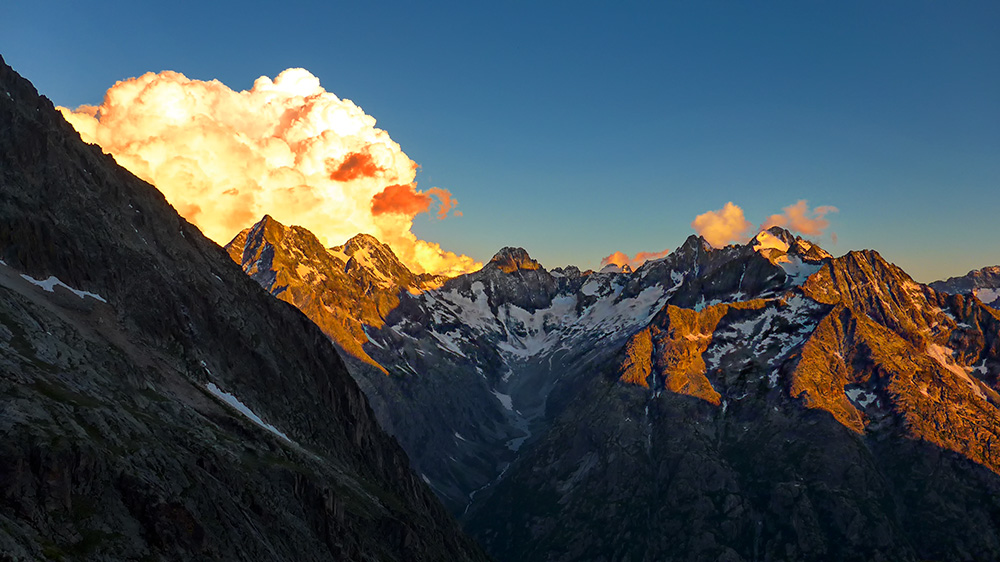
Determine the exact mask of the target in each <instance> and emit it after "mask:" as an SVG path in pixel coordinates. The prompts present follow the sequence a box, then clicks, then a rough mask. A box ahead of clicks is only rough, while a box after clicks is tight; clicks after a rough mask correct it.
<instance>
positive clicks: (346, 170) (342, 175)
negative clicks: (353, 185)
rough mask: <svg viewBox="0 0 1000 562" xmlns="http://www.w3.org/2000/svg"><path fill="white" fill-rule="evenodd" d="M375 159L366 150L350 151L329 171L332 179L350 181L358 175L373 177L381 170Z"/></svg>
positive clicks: (358, 176)
mask: <svg viewBox="0 0 1000 562" xmlns="http://www.w3.org/2000/svg"><path fill="white" fill-rule="evenodd" d="M382 171H384V170H382V168H379V167H378V164H376V163H375V159H374V158H372V155H371V154H368V153H367V152H352V153H350V154H348V155H347V157H346V158H344V160H343V161H342V162H340V163H339V164H337V167H336V168H335V169H333V171H331V172H330V179H332V180H334V181H351V180H354V179H357V178H360V177H369V178H371V177H375V175H376V174H378V173H379V172H382Z"/></svg>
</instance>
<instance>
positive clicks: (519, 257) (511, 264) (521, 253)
mask: <svg viewBox="0 0 1000 562" xmlns="http://www.w3.org/2000/svg"><path fill="white" fill-rule="evenodd" d="M489 265H492V266H494V267H496V268H497V269H499V270H500V271H502V272H504V273H514V272H515V271H534V270H538V269H542V266H541V264H539V263H538V262H537V261H535V260H533V259H531V256H529V255H528V252H527V251H525V249H524V248H511V247H509V246H508V247H505V248H503V249H501V250H500V251H499V252H497V253H496V255H494V256H493V258H492V259H491V260H490V263H489V264H487V266H489Z"/></svg>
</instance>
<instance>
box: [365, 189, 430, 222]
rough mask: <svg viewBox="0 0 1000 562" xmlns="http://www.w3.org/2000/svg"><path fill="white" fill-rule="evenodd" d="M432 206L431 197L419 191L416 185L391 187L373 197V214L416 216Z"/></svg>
mask: <svg viewBox="0 0 1000 562" xmlns="http://www.w3.org/2000/svg"><path fill="white" fill-rule="evenodd" d="M430 206H431V196H430V195H428V194H426V193H421V192H419V191H417V189H416V187H415V184H412V183H408V184H406V185H390V186H389V187H386V188H385V189H383V190H382V191H381V192H379V193H376V194H375V196H374V197H372V214H373V215H376V216H378V215H382V214H385V213H396V214H400V215H407V216H411V217H412V216H415V215H418V214H420V213H423V212H424V211H426V210H427V209H429V208H430Z"/></svg>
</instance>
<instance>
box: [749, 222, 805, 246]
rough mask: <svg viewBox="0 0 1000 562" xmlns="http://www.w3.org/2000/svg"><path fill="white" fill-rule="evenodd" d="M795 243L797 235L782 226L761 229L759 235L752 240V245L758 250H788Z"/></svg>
mask: <svg viewBox="0 0 1000 562" xmlns="http://www.w3.org/2000/svg"><path fill="white" fill-rule="evenodd" d="M793 244H795V236H794V235H793V234H792V233H791V232H789V231H787V230H785V229H784V228H781V227H780V226H772V227H771V228H768V229H765V230H761V231H760V232H758V233H757V236H754V237H753V238H752V239H751V240H750V247H752V248H754V249H755V250H757V251H761V250H766V249H769V248H774V249H777V250H780V251H782V252H787V251H788V249H789V248H790V247H791V246H792V245H793Z"/></svg>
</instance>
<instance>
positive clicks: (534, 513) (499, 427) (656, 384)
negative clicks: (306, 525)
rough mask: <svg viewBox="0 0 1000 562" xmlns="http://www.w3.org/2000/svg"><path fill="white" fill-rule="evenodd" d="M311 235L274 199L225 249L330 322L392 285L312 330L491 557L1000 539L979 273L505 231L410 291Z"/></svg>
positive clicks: (996, 417)
mask: <svg viewBox="0 0 1000 562" xmlns="http://www.w3.org/2000/svg"><path fill="white" fill-rule="evenodd" d="M251 233H257V235H255V236H251ZM260 233H264V234H262V235H261V234H260ZM268 233H269V234H268ZM304 238H310V240H311V242H310V243H309V244H308V247H309V248H312V250H311V251H309V252H307V251H306V250H305V249H303V248H302V247H299V246H297V245H296V242H294V241H295V240H302V239H304ZM251 239H253V242H252V243H250V242H247V241H248V240H251ZM314 240H315V238H314V237H309V236H308V235H307V233H305V232H303V231H302V230H301V229H296V228H294V227H285V226H282V225H280V224H279V223H277V222H276V221H274V219H272V218H270V217H265V219H264V220H263V221H262V222H260V223H258V224H257V225H255V226H254V227H252V228H251V229H249V230H248V231H246V232H244V233H242V234H240V235H239V236H237V238H236V239H235V240H234V241H233V242H232V243H231V244H230V245H229V246H228V249H229V252H230V255H231V256H232V257H233V259H234V260H235V261H237V262H238V263H240V264H241V265H242V266H243V267H244V269H245V270H246V271H247V272H248V273H250V274H251V275H252V276H254V278H255V279H257V280H258V281H261V280H265V282H264V283H263V284H264V286H265V288H267V289H268V290H270V291H271V292H272V294H275V295H276V296H278V297H279V298H281V299H284V300H286V301H288V302H291V303H292V304H296V306H300V308H302V309H303V310H304V311H306V312H307V314H309V316H310V317H311V318H313V320H314V321H316V322H317V323H318V324H319V325H321V326H322V325H324V322H326V320H325V318H327V317H336V316H337V315H338V314H339V315H349V313H346V312H343V311H337V310H336V309H337V305H336V304H335V303H336V302H338V301H337V299H338V298H339V297H338V296H337V295H344V294H357V293H358V290H359V289H360V291H361V292H362V293H365V294H367V295H375V297H374V298H375V300H377V301H379V302H385V297H384V296H383V295H384V294H385V292H386V291H388V292H389V293H391V294H393V295H396V298H398V303H397V304H395V306H394V307H392V308H389V309H379V311H378V317H377V318H376V319H375V320H374V321H365V320H362V319H360V318H357V320H358V322H359V323H360V325H361V330H359V331H356V332H354V334H356V335H355V337H353V338H352V339H350V340H349V341H347V342H342V340H341V339H340V338H342V335H340V334H338V333H335V332H332V331H328V332H327V333H328V335H330V336H331V338H332V339H333V340H334V341H335V342H337V343H338V344H339V345H340V346H341V347H342V348H344V349H348V348H350V347H351V346H360V348H361V350H362V351H363V356H360V359H355V360H354V361H350V362H349V366H350V368H351V372H352V374H353V375H354V376H355V378H356V380H358V382H359V384H360V386H361V387H362V388H363V389H364V390H365V392H366V394H367V395H368V397H369V400H370V401H371V403H372V406H373V408H374V409H375V412H376V415H377V417H378V418H379V421H380V423H382V425H383V427H385V428H386V429H387V430H388V431H390V432H391V433H393V434H394V435H395V436H396V438H397V439H399V441H400V443H401V445H402V446H403V447H404V449H405V450H406V451H407V453H408V454H409V455H410V458H411V459H412V461H413V463H414V467H415V468H416V470H418V472H419V473H420V474H421V477H422V478H424V479H425V480H426V481H427V482H428V483H429V484H430V485H431V487H432V489H434V491H435V492H436V493H437V494H438V496H439V497H440V498H441V499H442V500H443V501H444V503H445V505H446V506H448V507H449V509H451V511H452V512H453V513H454V514H456V515H458V516H459V517H460V518H461V519H462V520H463V522H464V524H465V526H466V529H467V530H469V531H470V532H472V533H473V535H474V536H476V537H477V538H479V539H480V541H481V542H482V543H483V544H484V545H485V546H486V547H487V549H488V550H489V551H490V552H491V553H492V554H493V555H494V556H496V557H497V558H498V559H500V560H578V559H595V560H598V559H606V560H621V559H634V560H645V559H649V560H669V559H677V560H692V559H705V560H769V559H796V560H809V559H812V560H822V559H831V558H835V559H857V560H878V559H886V560H917V559H949V560H950V559H968V560H982V559H992V558H994V557H996V556H1000V534H998V529H1000V527H998V523H1000V519H998V517H1000V511H998V508H1000V503H998V499H997V498H1000V496H998V495H997V492H1000V488H998V483H1000V481H998V480H997V473H998V471H1000V457H998V456H997V454H998V453H997V450H996V449H995V447H994V443H995V442H997V437H998V434H1000V411H998V410H997V406H998V404H1000V396H998V394H997V389H998V380H997V373H998V372H1000V361H998V355H997V354H998V352H1000V341H998V330H1000V322H998V319H1000V315H998V313H997V311H996V310H995V309H993V308H991V307H989V306H986V305H984V304H983V303H982V301H981V300H979V299H978V298H977V297H976V296H975V294H971V291H968V290H966V291H964V292H965V293H966V294H961V293H962V292H963V291H960V290H957V289H952V291H951V292H952V293H956V294H949V293H947V292H945V291H944V287H942V289H941V290H936V289H935V288H933V287H931V286H926V285H921V284H918V283H916V282H914V281H913V280H912V279H911V278H910V277H909V276H907V275H906V273H905V272H903V271H902V270H900V269H899V268H898V267H896V266H894V265H892V264H889V263H887V262H886V261H885V260H884V259H882V257H881V256H879V254H878V253H877V252H874V251H870V250H869V251H863V252H851V253H849V254H847V255H845V256H842V257H838V258H835V257H833V256H831V255H830V254H828V253H827V252H825V251H824V250H823V249H822V248H820V247H819V246H817V245H816V244H813V243H811V242H809V241H807V240H804V239H802V238H801V237H795V236H793V235H792V234H791V233H790V232H788V231H786V230H783V229H781V228H777V227H774V228H771V229H768V230H766V231H762V232H760V233H759V234H758V235H757V236H756V237H754V238H753V239H752V240H751V241H750V242H749V243H748V244H745V245H733V246H728V247H725V248H720V249H716V248H713V247H712V246H711V245H709V244H708V243H706V242H705V241H704V240H703V239H701V238H699V237H696V236H692V237H690V238H689V239H688V240H687V241H686V242H685V243H684V244H683V245H682V246H681V247H679V248H678V249H677V250H676V251H674V252H672V253H670V254H669V255H668V256H666V257H665V258H662V259H659V260H654V261H649V262H646V263H645V264H644V265H643V266H641V267H639V268H637V269H636V270H635V271H629V270H624V271H623V270H619V269H616V268H605V269H604V270H602V271H601V272H581V271H580V270H579V269H577V268H573V267H567V268H556V269H553V270H551V271H548V270H546V269H545V268H544V267H542V266H541V264H539V263H538V262H537V261H535V260H533V259H531V257H530V256H529V255H528V254H527V252H525V251H524V250H523V249H520V248H504V249H502V250H500V251H499V252H498V253H497V254H496V255H495V256H494V257H493V259H492V260H490V262H489V263H487V265H486V266H485V267H484V268H483V269H482V270H480V271H478V272H475V273H472V274H468V275H463V276H459V277H456V278H453V279H448V280H445V281H443V283H441V284H440V286H438V287H426V286H425V287H424V288H423V289H421V288H420V287H415V286H414V285H413V284H412V282H410V281H408V279H410V278H409V277H407V276H405V275H392V276H390V275H388V274H387V273H376V272H374V271H372V270H375V269H380V268H382V267H385V266H386V265H388V264H391V266H390V267H389V268H388V269H386V270H385V271H399V270H400V268H403V269H405V267H404V266H403V265H402V264H401V263H399V262H398V260H395V259H394V256H392V254H391V250H388V248H386V247H383V246H380V245H378V242H377V241H375V240H374V239H371V238H370V237H358V238H355V239H352V241H350V242H348V244H347V245H346V246H351V247H353V248H355V249H354V250H352V253H354V252H357V251H358V250H357V248H362V247H367V248H368V250H367V251H366V252H365V255H373V254H375V253H376V252H375V250H374V248H380V249H381V250H388V251H383V252H381V253H379V254H378V255H380V256H381V258H380V260H379V261H377V262H376V261H373V260H370V259H361V260H355V263H356V264H358V265H355V266H354V268H355V269H354V271H361V270H368V271H370V272H369V273H366V274H365V278H367V279H380V280H382V283H381V284H377V283H376V284H372V283H370V282H369V283H367V284H365V285H363V286H359V285H357V284H354V285H350V283H351V277H350V275H348V276H346V277H345V276H344V275H342V274H341V273H340V272H338V271H331V270H327V269H325V268H324V267H322V266H321V264H322V263H323V262H324V260H325V259H327V258H324V257H323V256H324V255H326V254H338V253H341V252H343V251H344V250H343V249H341V248H335V249H332V250H324V249H323V248H322V246H321V245H319V244H318V243H312V241H314ZM260 256H267V258H266V259H265V260H259V257H260ZM272 256H273V257H272ZM334 257H335V256H334ZM350 261H351V259H350V258H348V259H346V260H344V259H340V261H339V262H338V261H336V260H329V261H328V262H327V263H331V264H335V265H336V266H337V267H341V268H343V269H344V271H345V272H347V271H348V270H350V269H351V268H348V267H347V266H346V264H347V263H348V262H350ZM265 263H272V264H273V263H285V264H292V265H293V267H285V268H280V267H279V268H274V269H270V270H266V271H265V269H264V268H262V265H263V264H265ZM293 270H294V271H293ZM360 278H361V277H360V276H358V275H357V274H355V279H360ZM395 280H398V281H395ZM345 283H347V284H349V285H348V287H344V288H341V287H342V286H343V284H345ZM352 291H353V292H352ZM977 294H980V295H982V294H984V292H983V290H982V289H980V291H979V292H978V293H977ZM299 299H303V300H302V301H300V300H299ZM318 302H321V303H322V305H321V306H317V304H316V303H318ZM349 302H353V301H352V300H351V299H349ZM300 303H304V304H300ZM369 318H370V317H369ZM348 353H350V351H349V352H348ZM355 356H356V357H357V356H358V355H355ZM973 521H974V522H975V523H972V522H973Z"/></svg>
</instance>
